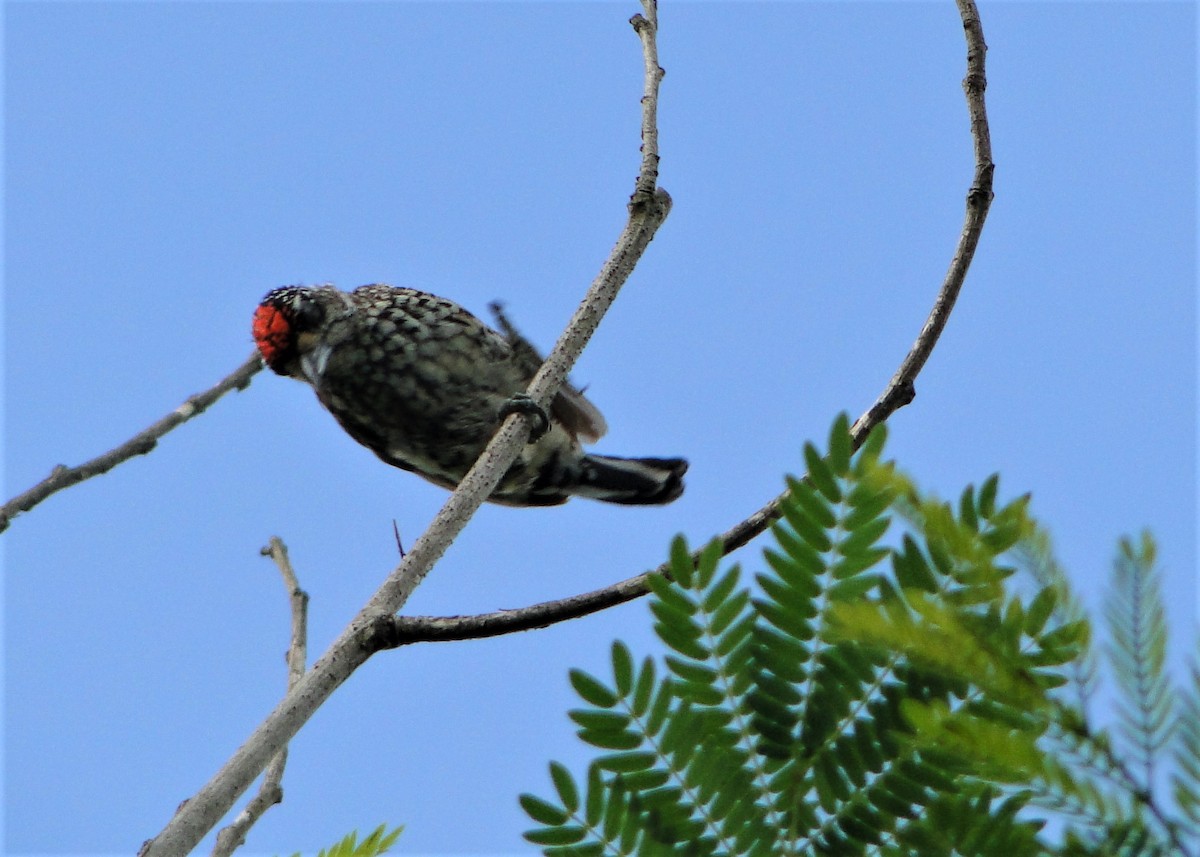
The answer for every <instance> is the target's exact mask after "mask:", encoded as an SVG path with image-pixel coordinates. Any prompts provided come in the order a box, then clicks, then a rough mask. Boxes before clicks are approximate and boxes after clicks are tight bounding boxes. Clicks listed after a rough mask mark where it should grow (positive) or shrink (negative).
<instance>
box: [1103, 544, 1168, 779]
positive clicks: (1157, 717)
mask: <svg viewBox="0 0 1200 857" xmlns="http://www.w3.org/2000/svg"><path fill="white" fill-rule="evenodd" d="M1156 552H1157V551H1156V548H1155V544H1154V540H1153V539H1152V538H1151V536H1150V534H1149V533H1143V534H1142V537H1141V539H1140V541H1139V542H1138V543H1136V544H1135V543H1134V542H1133V541H1132V540H1131V539H1128V538H1125V539H1122V540H1121V542H1120V546H1119V550H1118V555H1117V560H1116V564H1115V567H1114V576H1113V587H1112V590H1111V592H1110V594H1109V600H1108V604H1107V607H1106V610H1105V613H1106V615H1107V618H1108V622H1109V628H1110V632H1111V634H1112V645H1111V646H1110V648H1109V655H1110V657H1111V659H1112V662H1113V667H1114V672H1115V674H1116V678H1117V682H1118V684H1120V686H1121V688H1122V690H1123V691H1124V695H1125V701H1124V704H1123V705H1121V706H1120V707H1119V710H1120V713H1121V732H1122V734H1123V735H1124V737H1125V739H1126V740H1127V741H1128V742H1129V743H1130V745H1131V746H1132V747H1133V748H1134V750H1135V752H1136V753H1137V756H1138V760H1139V762H1140V767H1141V770H1142V774H1141V776H1142V781H1141V782H1142V787H1143V788H1144V789H1146V790H1147V791H1153V789H1154V785H1155V783H1154V763H1155V759H1156V756H1157V754H1158V751H1159V750H1160V749H1161V748H1162V747H1163V746H1164V745H1165V744H1166V743H1167V741H1168V740H1169V739H1170V729H1171V725H1172V720H1171V697H1170V692H1169V685H1168V683H1167V679H1166V672H1165V663H1166V651H1167V630H1166V620H1165V618H1164V613H1163V605H1162V598H1161V596H1160V594H1159V593H1160V586H1159V583H1158V578H1157V575H1156V574H1155V572H1154V559H1155V554H1156Z"/></svg>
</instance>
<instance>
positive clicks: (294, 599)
mask: <svg viewBox="0 0 1200 857" xmlns="http://www.w3.org/2000/svg"><path fill="white" fill-rule="evenodd" d="M261 553H262V555H263V556H269V557H271V559H273V560H274V561H275V565H276V567H278V569H279V573H280V574H281V575H282V576H283V584H284V586H285V587H287V592H288V603H289V604H290V606H291V613H292V634H291V640H290V641H289V643H288V651H287V667H288V685H287V686H288V690H289V691H290V690H291V689H292V688H294V687H295V686H296V684H297V683H298V682H299V681H300V678H301V677H302V676H303V675H304V665H305V663H306V662H307V660H308V593H307V592H305V591H304V590H303V589H301V588H300V581H299V580H298V579H297V578H296V572H295V571H294V570H293V569H292V563H291V560H289V559H288V553H287V545H285V544H284V543H283V541H282V540H281V539H280V538H279V537H278V536H271V541H270V543H269V544H268V545H267V546H266V547H265V548H263V549H262V551H261ZM286 765H287V747H284V748H283V749H282V750H280V751H279V752H278V753H276V754H275V758H274V759H272V760H271V763H270V764H269V765H267V771H266V773H265V774H264V775H263V781H262V785H260V786H259V787H258V794H256V795H255V796H254V797H253V798H251V799H250V802H249V803H247V804H246V807H245V809H243V810H242V811H241V812H240V813H238V817H237V818H235V819H234V820H233V823H232V824H230V825H229V826H228V827H226V828H224V829H223V830H221V831H220V832H219V833H218V834H217V841H216V843H215V844H214V845H213V850H212V857H229V855H230V854H232V853H233V852H234V851H236V850H237V849H238V848H240V847H241V846H242V845H243V844H244V843H245V841H246V834H247V833H248V832H249V831H250V828H251V827H253V826H254V825H255V823H257V821H258V820H259V819H260V818H262V816H263V814H264V813H265V812H266V811H267V810H268V809H270V808H271V807H273V806H274V805H275V804H277V803H282V802H283V769H284V767H285V766H286Z"/></svg>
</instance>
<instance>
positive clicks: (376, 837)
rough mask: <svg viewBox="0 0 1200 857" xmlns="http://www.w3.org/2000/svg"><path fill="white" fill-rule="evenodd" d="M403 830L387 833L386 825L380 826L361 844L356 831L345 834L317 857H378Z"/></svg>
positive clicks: (298, 854)
mask: <svg viewBox="0 0 1200 857" xmlns="http://www.w3.org/2000/svg"><path fill="white" fill-rule="evenodd" d="M403 830H404V828H403V827H397V828H394V829H393V830H392V831H391V832H390V833H389V832H388V829H387V825H386V824H381V825H379V826H378V827H376V828H375V829H374V830H372V831H371V833H370V834H369V835H368V836H367V838H366V839H364V840H363V841H362V842H359V841H358V831H357V830H356V831H353V832H351V833H348V834H346V836H345V837H344V838H343V839H341V840H340V841H339V842H337V843H336V844H335V845H332V846H330V847H329V848H322V849H321V850H320V851H319V852H318V853H317V857H378V855H380V854H383V853H384V852H386V851H390V850H391V848H392V846H393V845H394V844H396V840H397V839H398V838H400V833H401V832H402V831H403ZM292 857H300V852H299V851H297V852H296V853H295V854H293V855H292Z"/></svg>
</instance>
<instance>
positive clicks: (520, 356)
mask: <svg viewBox="0 0 1200 857" xmlns="http://www.w3.org/2000/svg"><path fill="white" fill-rule="evenodd" d="M488 309H490V310H491V311H492V316H493V317H494V318H495V319H496V326H497V327H499V328H500V331H501V333H503V334H504V339H505V341H507V342H508V344H509V347H510V348H512V350H513V354H514V356H515V358H516V360H517V362H518V363H519V364H520V365H521V367H522V368H523V370H524V371H525V374H526V376H527V378H529V379H532V378H533V376H534V375H535V374H536V373H537V370H538V369H539V368H541V365H542V363H543V362H544V360H545V358H543V357H542V355H541V354H540V353H539V352H538V350H537V348H535V347H534V345H533V343H531V342H530V341H529V340H528V339H526V338H525V337H524V336H522V335H521V332H520V331H519V330H517V329H516V327H514V326H513V324H512V322H511V321H509V319H508V316H507V315H506V314H505V312H504V307H503V305H501V304H500V303H499V302H495V301H493V302H492V303H491V304H489V305H488ZM550 415H551V417H552V418H553V419H554V420H555V421H556V422H558V423H561V424H562V426H563V428H565V429H566V430H567V431H568V432H570V433H571V435H572V436H574V437H577V438H579V439H580V440H581V441H583V442H584V443H595V442H596V441H598V440H599V439H600V438H602V437H604V433H605V432H607V431H608V423H606V422H605V421H604V415H603V414H602V413H600V409H599V408H597V407H596V406H595V405H593V404H592V403H591V402H590V401H588V399H587V397H586V396H584V395H583V391H582V390H580V389H579V388H578V387H575V386H574V385H573V384H571V382H570V381H566V382H564V383H563V385H562V387H561V388H560V389H559V391H558V395H556V396H555V397H554V401H553V402H551V403H550Z"/></svg>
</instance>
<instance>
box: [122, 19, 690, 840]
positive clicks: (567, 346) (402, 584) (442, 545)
mask: <svg viewBox="0 0 1200 857" xmlns="http://www.w3.org/2000/svg"><path fill="white" fill-rule="evenodd" d="M652 4H653V0H644V2H643V5H644V7H645V8H646V11H647V12H648V13H651V14H652V13H653V5H652ZM635 29H636V30H637V33H638V36H639V38H640V39H641V42H642V49H643V55H644V56H646V57H652V56H654V53H653V51H654V38H655V29H654V27H653V26H636V25H635ZM649 66H650V62H649V60H647V67H649ZM654 67H655V68H657V62H655V63H654ZM655 77H656V82H655V85H654V86H652V87H648V92H649V94H648V95H647V96H646V97H645V98H643V101H642V111H643V128H644V127H645V122H646V117H647V116H649V117H651V118H653V116H654V110H655V109H656V102H657V98H658V87H657V76H655ZM647 150H649V151H648V152H647ZM651 159H652V161H651ZM648 162H653V163H655V164H656V163H657V162H658V152H657V150H656V138H655V137H654V136H653V135H650V136H646V135H643V163H644V164H645V163H648ZM669 211H670V197H669V196H668V195H667V194H666V192H664V191H662V190H660V189H658V188H657V187H656V185H655V182H654V180H653V177H647V176H645V175H639V177H638V180H637V185H636V186H635V191H634V193H633V195H632V196H631V198H630V202H629V218H628V221H627V223H626V225H625V228H624V229H623V230H622V233H621V236H620V238H619V239H618V241H617V244H616V246H615V247H614V248H613V250H612V253H611V254H610V255H609V258H608V260H607V261H606V262H605V263H604V266H603V267H602V268H601V271H600V274H599V275H598V276H597V277H596V279H595V280H594V281H593V283H592V285H591V287H590V288H589V289H588V292H587V295H586V296H585V297H584V299H583V303H582V304H581V305H580V307H579V309H578V310H576V312H575V314H574V316H572V318H571V321H570V322H569V323H568V325H567V328H566V329H565V330H564V331H563V334H562V336H560V337H559V340H558V343H557V344H556V345H555V346H554V349H553V350H552V351H551V353H550V356H549V357H548V358H547V359H546V362H545V363H544V364H543V365H542V367H541V369H539V370H538V373H537V375H536V376H535V377H534V379H533V381H532V382H531V383H530V385H529V389H528V390H527V394H528V395H529V397H530V398H532V399H533V400H534V401H535V402H537V403H539V404H541V405H542V406H543V407H546V406H547V405H548V404H549V402H550V401H551V399H552V398H553V397H554V394H555V392H556V391H557V390H558V388H559V386H560V385H561V384H562V382H563V380H564V379H565V378H566V375H567V372H568V371H569V370H570V368H571V366H572V365H573V364H574V363H575V361H576V360H577V359H578V357H579V355H580V353H581V352H582V351H583V348H584V346H585V345H586V344H587V342H588V340H589V339H590V338H591V335H592V333H593V332H594V331H595V329H596V327H597V325H598V324H599V322H600V319H601V318H602V317H603V315H604V313H605V311H606V310H607V309H608V307H609V306H610V305H611V304H612V302H613V300H614V299H615V298H616V295H617V292H618V290H619V289H620V287H621V285H622V284H623V283H624V282H625V280H626V279H627V278H628V276H629V274H630V272H632V270H633V267H634V265H635V264H636V263H637V261H638V260H639V259H640V258H641V256H642V253H644V252H645V249H646V247H647V246H648V245H649V243H650V241H651V239H652V238H653V237H654V234H655V232H656V231H657V230H658V227H659V226H660V225H661V224H662V223H663V221H664V220H665V219H666V217H667V214H668V212H669ZM529 429H530V425H529V422H528V421H527V419H526V417H524V416H523V415H520V414H514V415H512V416H510V417H508V418H507V419H506V420H505V422H504V425H503V426H502V427H501V428H500V430H499V431H498V432H497V434H496V435H495V436H494V437H493V438H492V440H491V442H490V443H489V444H488V446H487V448H486V449H485V450H484V451H483V453H482V454H481V455H480V457H479V460H478V461H476V462H475V464H474V466H472V468H471V470H470V471H469V472H468V473H467V475H466V476H465V477H464V478H463V480H462V482H461V483H460V484H459V486H458V487H457V488H456V489H455V490H454V493H453V494H451V495H450V499H449V500H447V501H446V504H445V506H443V507H442V509H441V511H440V512H438V514H437V516H436V517H435V518H434V520H433V523H431V524H430V526H429V529H428V530H426V531H425V533H424V534H423V535H422V536H421V537H420V538H419V539H417V541H416V543H415V544H414V545H413V546H412V549H411V550H410V551H409V552H408V554H407V555H406V556H405V558H404V559H403V560H402V561H401V563H400V565H399V566H397V567H396V569H394V570H393V571H392V573H391V574H390V575H389V576H388V578H387V580H386V581H385V582H384V584H383V585H382V586H381V587H380V588H379V590H378V591H377V592H376V593H375V595H374V596H372V598H371V600H370V601H369V602H368V603H367V605H366V606H365V607H364V608H363V610H362V611H360V612H359V614H358V615H357V616H356V617H355V618H354V620H353V621H352V622H351V623H350V625H349V626H348V627H347V628H346V630H345V631H343V632H342V634H341V635H340V636H339V637H338V639H337V640H335V641H334V643H333V644H332V645H331V646H330V647H329V649H328V650H327V651H326V653H325V654H324V655H322V656H321V658H320V659H319V660H318V661H317V662H316V663H315V664H314V665H313V667H312V669H311V670H309V671H308V672H307V673H306V674H305V675H304V677H303V678H301V680H300V682H299V683H298V684H297V686H296V687H295V688H294V689H293V690H292V691H291V692H289V693H288V694H287V696H286V697H285V698H284V699H283V701H282V702H280V704H279V705H278V706H277V707H276V708H275V710H274V711H272V712H271V713H270V714H269V715H268V716H267V718H266V719H265V720H264V721H263V722H262V724H260V725H259V727H258V728H257V729H256V730H255V731H254V733H253V734H252V735H251V736H250V737H249V738H248V739H247V740H246V742H245V743H244V744H243V745H242V746H241V747H240V748H239V749H238V750H237V752H235V753H234V755H233V756H232V757H230V759H229V761H228V762H226V764H225V765H224V767H222V768H221V770H220V771H218V772H217V774H216V775H215V776H214V777H213V778H212V779H211V780H210V781H209V782H208V784H207V785H205V786H204V787H203V788H202V789H200V791H199V792H197V793H196V795H195V796H193V797H192V798H191V799H189V800H186V801H184V802H183V803H182V804H181V805H180V807H179V809H178V810H177V811H176V813H175V816H174V818H172V819H171V821H170V822H169V823H168V824H167V826H166V827H164V828H163V830H162V831H161V832H160V833H159V834H158V836H157V837H155V838H154V839H152V840H150V841H148V842H146V843H145V845H143V846H142V850H141V852H140V853H141V854H142V855H145V857H178V855H182V854H186V853H188V852H190V851H191V850H192V849H193V848H194V847H195V846H196V844H197V843H198V842H199V841H200V840H201V839H202V838H203V837H204V835H205V834H206V833H207V832H208V831H209V830H211V829H212V828H213V827H214V826H215V825H216V824H217V822H218V821H220V819H221V818H222V817H223V816H224V815H225V813H226V812H228V811H229V809H230V808H231V807H232V806H233V804H234V802H235V801H236V800H237V799H238V797H239V796H240V795H241V794H242V793H243V792H244V791H245V790H246V789H247V788H248V787H249V786H250V784H251V783H252V782H253V781H254V779H255V777H257V776H258V774H259V773H260V772H261V771H262V770H263V768H264V767H265V766H266V765H267V763H268V762H269V761H270V760H271V759H272V758H273V757H274V756H275V755H276V754H277V753H279V751H281V750H282V749H283V748H284V747H285V746H287V743H288V742H289V741H290V740H291V739H292V737H293V736H294V735H295V734H296V732H298V731H299V729H300V728H301V727H302V726H303V725H304V724H305V723H306V722H307V721H308V719H309V718H310V717H312V715H313V714H314V713H315V712H316V710H317V709H318V708H319V707H320V706H321V705H322V704H323V703H324V702H325V700H326V699H328V698H329V696H330V694H332V693H333V692H334V690H336V689H337V688H338V687H339V686H340V685H341V684H342V682H344V681H345V680H346V679H347V678H349V677H350V675H351V674H352V673H353V672H354V671H355V670H356V669H357V668H358V667H359V666H361V665H362V664H363V663H365V662H366V660H367V659H368V658H369V657H370V656H371V655H372V654H373V653H374V652H376V651H378V650H379V648H380V646H379V645H378V643H377V642H375V637H376V636H377V635H378V634H380V633H384V634H386V633H387V632H388V631H389V630H390V627H391V623H390V620H391V617H392V615H393V614H395V613H396V611H398V610H399V609H400V608H401V607H402V606H403V605H404V603H405V601H406V600H407V599H408V596H409V595H410V594H411V592H412V591H413V589H414V588H415V587H416V586H417V585H418V584H419V583H420V582H421V580H422V579H423V578H424V577H425V575H426V574H428V573H429V570H430V568H432V566H433V564H434V562H435V561H436V560H437V559H438V558H439V557H440V556H441V555H442V553H443V552H444V551H445V550H446V548H447V547H448V546H449V544H450V543H451V541H453V539H454V538H455V537H456V536H457V535H458V533H459V532H460V531H461V530H462V528H463V527H464V526H465V525H466V522H467V520H468V519H469V518H470V517H471V515H472V514H473V513H474V512H475V510H476V509H478V508H479V506H480V505H481V504H482V503H483V502H484V500H485V499H486V498H487V497H488V496H489V495H490V494H491V492H492V490H493V489H494V488H495V486H496V485H497V484H498V483H499V481H500V479H501V477H502V476H503V475H504V473H505V472H506V471H507V469H508V467H509V465H510V464H511V463H512V461H513V460H514V459H515V458H516V455H517V453H518V452H519V451H520V448H521V447H522V445H524V444H525V443H526V441H527V439H528V437H529Z"/></svg>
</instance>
